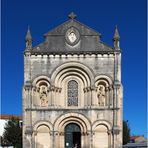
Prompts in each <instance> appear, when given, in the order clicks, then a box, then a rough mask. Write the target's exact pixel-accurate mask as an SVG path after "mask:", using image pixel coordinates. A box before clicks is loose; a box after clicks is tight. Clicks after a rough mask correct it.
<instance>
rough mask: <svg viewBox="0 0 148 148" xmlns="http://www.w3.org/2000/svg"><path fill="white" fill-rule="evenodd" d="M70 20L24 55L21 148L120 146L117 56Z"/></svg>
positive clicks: (116, 47) (28, 41)
mask: <svg viewBox="0 0 148 148" xmlns="http://www.w3.org/2000/svg"><path fill="white" fill-rule="evenodd" d="M75 18H76V15H75V14H74V13H71V14H70V15H69V20H68V21H67V22H65V23H63V24H62V25H60V26H58V27H56V28H55V29H53V30H51V31H49V32H48V33H46V34H45V35H44V36H45V41H44V42H43V43H41V44H39V45H38V46H36V47H32V37H31V33H30V30H29V29H28V32H27V35H26V49H25V52H24V87H23V123H24V124H23V147H24V148H72V147H79V148H80V147H81V148H120V147H121V146H122V85H121V51H120V47H119V39H120V37H119V33H118V30H117V28H116V29H115V34H114V38H113V43H114V47H110V46H108V45H106V44H104V43H103V42H102V41H101V40H100V36H101V35H100V33H98V32H96V31H94V30H93V29H91V28H89V27H87V26H86V25H84V24H81V23H80V22H78V21H77V20H76V19H75Z"/></svg>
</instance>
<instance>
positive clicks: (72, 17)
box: [68, 12, 77, 19]
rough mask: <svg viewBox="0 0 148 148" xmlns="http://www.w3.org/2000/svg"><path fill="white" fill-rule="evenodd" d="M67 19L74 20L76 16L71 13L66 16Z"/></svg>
mask: <svg viewBox="0 0 148 148" xmlns="http://www.w3.org/2000/svg"><path fill="white" fill-rule="evenodd" d="M68 17H69V18H70V19H75V18H76V17H77V15H76V14H75V13H74V12H71V13H70V14H69V15H68Z"/></svg>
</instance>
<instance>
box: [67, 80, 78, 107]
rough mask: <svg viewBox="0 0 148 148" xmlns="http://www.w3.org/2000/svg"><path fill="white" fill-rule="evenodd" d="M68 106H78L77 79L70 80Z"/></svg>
mask: <svg viewBox="0 0 148 148" xmlns="http://www.w3.org/2000/svg"><path fill="white" fill-rule="evenodd" d="M67 91H68V92H67V94H68V106H78V83H77V82H76V81H75V80H70V81H69V82H68V89H67Z"/></svg>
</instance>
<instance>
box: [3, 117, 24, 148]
mask: <svg viewBox="0 0 148 148" xmlns="http://www.w3.org/2000/svg"><path fill="white" fill-rule="evenodd" d="M2 144H3V146H14V147H15V148H22V127H20V125H19V119H16V118H13V117H12V118H11V119H10V120H9V121H8V122H7V123H6V125H5V128H4V133H3V137H2Z"/></svg>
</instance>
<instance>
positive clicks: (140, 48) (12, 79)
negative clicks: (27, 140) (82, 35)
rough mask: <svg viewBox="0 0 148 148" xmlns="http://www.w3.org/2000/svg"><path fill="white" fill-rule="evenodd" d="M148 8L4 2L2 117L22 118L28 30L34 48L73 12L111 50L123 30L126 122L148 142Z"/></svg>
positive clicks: (65, 0) (97, 0) (64, 0)
mask: <svg viewBox="0 0 148 148" xmlns="http://www.w3.org/2000/svg"><path fill="white" fill-rule="evenodd" d="M146 6H147V4H146V0H120V1H119V0H91V1H90V0H74V1H70V0H42V1H41V0H2V9H1V12H2V28H1V29H2V40H1V42H2V46H1V70H2V71H1V76H2V77H1V82H2V83H1V85H2V89H1V93H2V94H1V103H2V104H1V113H3V114H5V113H7V114H18V115H21V113H22V87H23V51H24V48H25V35H26V31H27V28H28V25H29V26H30V28H31V33H32V36H33V45H34V46H35V45H37V44H38V43H40V42H43V41H44V38H43V34H44V33H46V32H47V31H49V30H51V29H52V28H54V27H56V26H57V25H59V24H61V23H63V22H64V21H66V20H67V19H68V17H67V15H68V14H69V13H70V12H71V11H74V12H75V13H76V14H77V20H78V21H80V22H82V23H84V24H86V25H87V26H89V27H91V28H93V29H95V30H96V31H98V32H100V33H101V34H102V39H101V40H102V41H103V42H106V43H107V44H109V45H112V38H113V33H114V28H115V25H118V28H119V32H120V37H121V43H120V46H121V49H122V83H123V87H124V113H123V116H124V119H125V120H128V121H129V124H130V127H131V130H132V131H131V133H132V134H134V135H137V134H138V135H145V136H146V134H147V133H146V130H147V129H146V121H147V119H146V116H147V115H146V112H147V106H146V105H147V95H146V93H147V91H146V90H147V84H146V75H147V70H146V69H147V62H146V61H147V57H146V55H147V44H146V36H147V32H146V31H147V28H146V23H147V20H146V19H147V16H146V13H147V12H146V11H147V7H146Z"/></svg>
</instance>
